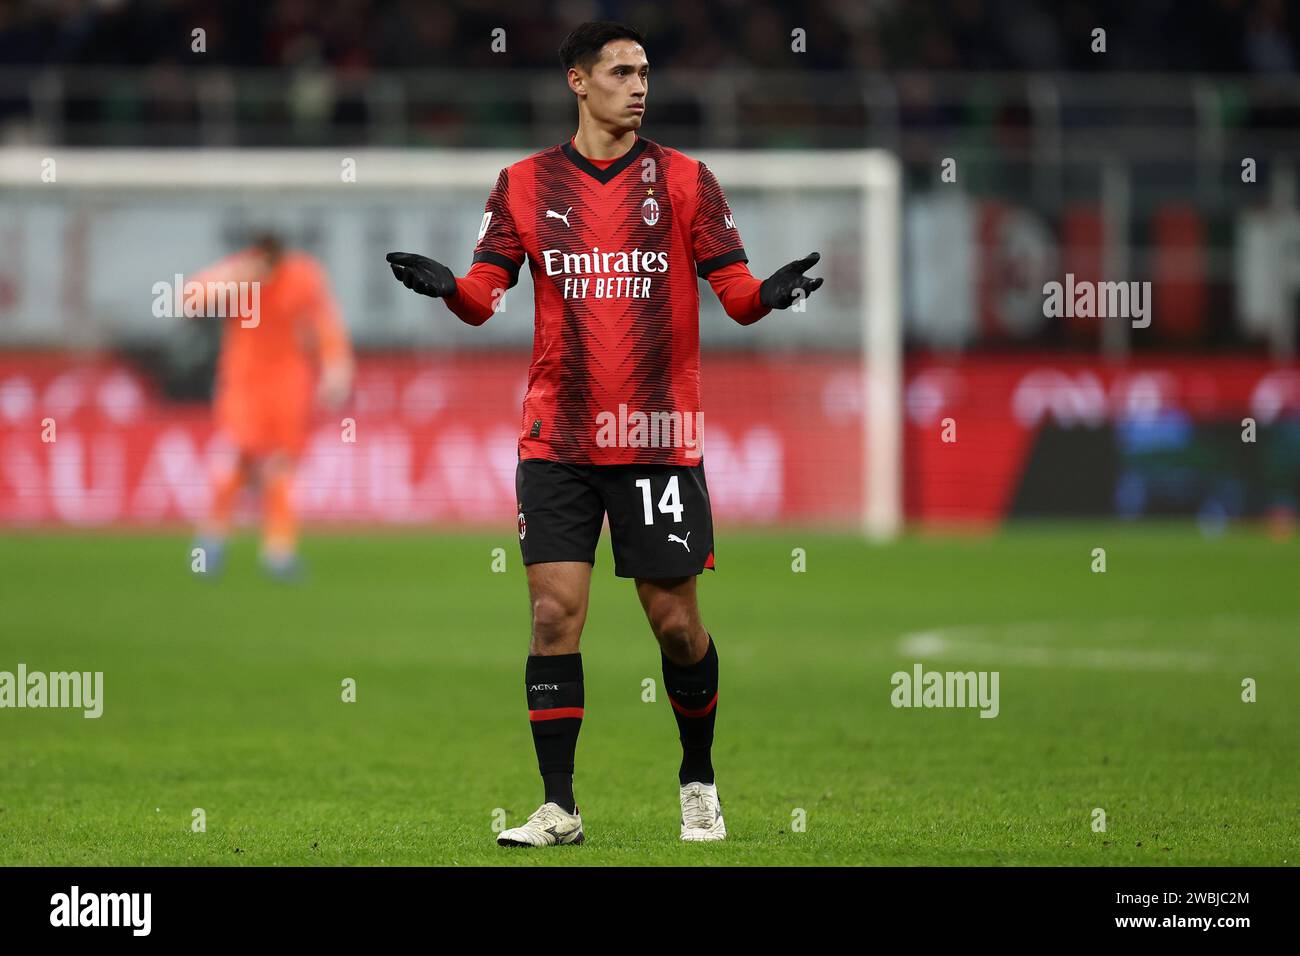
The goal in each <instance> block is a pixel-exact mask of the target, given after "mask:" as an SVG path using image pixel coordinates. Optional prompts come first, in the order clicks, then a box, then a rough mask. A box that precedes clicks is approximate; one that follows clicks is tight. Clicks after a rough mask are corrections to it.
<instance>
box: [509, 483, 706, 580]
mask: <svg viewBox="0 0 1300 956" xmlns="http://www.w3.org/2000/svg"><path fill="white" fill-rule="evenodd" d="M515 497H516V500H517V501H518V502H519V550H520V551H521V552H522V553H523V557H524V564H526V565H527V564H540V563H542V562H544V561H586V562H587V563H588V564H591V565H594V564H595V563H596V542H597V541H599V540H600V527H601V525H602V524H603V523H604V518H605V515H606V514H608V515H609V531H610V538H611V539H612V543H613V546H614V573H615V574H616V575H618V576H619V577H621V578H684V577H690V576H692V575H696V574H699V573H700V572H701V571H703V570H704V569H705V568H710V569H711V568H712V567H713V512H712V511H711V510H710V508H709V489H708V486H707V485H705V483H704V462H703V460H701V461H700V462H699V463H698V464H696V465H569V464H565V463H563V462H558V461H545V460H543V459H540V458H525V459H524V460H522V461H520V462H519V465H518V467H517V468H516V469H515Z"/></svg>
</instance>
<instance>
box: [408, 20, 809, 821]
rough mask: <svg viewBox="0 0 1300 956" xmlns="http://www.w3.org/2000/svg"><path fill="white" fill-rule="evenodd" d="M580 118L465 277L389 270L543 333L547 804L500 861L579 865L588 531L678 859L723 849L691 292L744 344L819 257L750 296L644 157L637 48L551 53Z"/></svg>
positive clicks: (691, 191)
mask: <svg viewBox="0 0 1300 956" xmlns="http://www.w3.org/2000/svg"><path fill="white" fill-rule="evenodd" d="M560 59H561V61H562V62H563V64H564V68H565V69H566V70H567V78H568V85H569V89H570V90H571V91H572V92H573V94H574V95H575V96H576V97H577V103H578V131H577V133H576V134H575V135H574V136H573V138H572V139H570V140H569V141H568V142H566V143H563V144H561V145H558V146H552V147H551V148H549V149H546V150H543V151H542V152H540V153H536V154H534V155H533V156H530V157H528V158H527V159H524V160H522V161H520V162H518V163H515V164H514V165H513V166H510V167H508V168H507V169H504V170H502V171H501V173H500V175H499V176H498V178H497V182H496V186H495V187H494V188H493V190H492V192H491V194H490V195H489V197H488V201H487V208H486V211H485V212H484V214H483V221H482V224H481V225H480V227H479V233H478V243H477V245H476V247H475V250H474V261H473V265H472V266H471V268H470V270H469V272H468V273H467V274H466V275H464V276H461V277H459V278H458V277H456V276H454V275H453V274H452V272H451V270H450V269H448V268H447V267H446V266H445V265H443V264H442V263H440V262H436V261H434V260H433V259H429V258H426V257H424V256H421V255H415V254H411V253H400V252H399V253H390V254H389V255H388V262H389V263H390V264H391V266H392V270H393V275H395V276H396V277H397V278H398V279H399V280H400V281H401V282H402V283H404V284H405V285H406V287H407V288H409V289H412V290H414V291H416V292H419V293H421V294H422V295H428V296H434V297H437V298H441V299H442V300H443V301H444V302H445V303H446V304H447V307H448V308H450V309H451V311H452V312H453V313H455V314H456V316H458V317H459V318H460V319H461V320H462V321H464V322H467V323H469V324H471V325H479V324H481V323H483V322H484V321H486V320H487V318H488V317H489V316H491V315H492V313H493V311H494V308H495V307H496V306H497V304H498V302H499V299H500V296H501V295H502V294H503V293H504V291H505V290H506V289H508V288H509V287H511V286H513V285H514V284H515V283H516V282H517V281H518V276H519V270H520V268H521V267H522V266H523V263H524V260H525V258H526V259H527V260H528V262H529V268H530V269H531V271H532V277H533V289H534V299H535V304H536V326H535V338H534V345H533V358H532V366H531V368H530V369H529V374H528V390H527V393H526V395H525V397H524V408H523V418H522V421H521V426H520V436H519V453H518V457H519V462H518V465H517V470H516V478H515V485H516V497H517V498H518V502H519V516H518V524H519V544H520V549H521V551H522V552H523V561H524V564H525V566H526V567H527V573H528V590H529V595H530V598H531V607H532V615H531V616H532V640H531V644H530V646H529V657H528V663H527V665H526V667H525V670H524V685H525V689H526V694H527V700H528V716H529V720H530V721H531V724H532V734H533V744H534V746H535V748H536V751H537V762H538V767H539V769H540V771H541V775H542V781H543V786H544V787H545V798H544V802H543V804H542V806H541V807H540V808H539V809H538V810H537V811H536V812H535V813H533V814H532V816H530V817H529V818H528V820H527V822H525V823H524V824H523V825H522V826H519V827H515V828H513V829H510V830H506V831H504V832H502V833H501V834H500V835H499V836H498V837H497V842H498V843H500V844H501V845H503V846H554V845H558V844H566V843H581V842H582V840H583V831H582V819H581V817H580V816H579V813H578V805H577V803H576V801H575V798H574V794H573V765H574V752H575V750H576V747H577V742H578V730H579V728H580V727H581V726H582V717H583V676H582V655H581V653H580V652H579V640H580V637H581V635H582V628H583V623H584V622H585V620H586V616H587V595H588V589H589V585H590V582H591V570H592V567H593V566H594V564H595V554H596V543H597V540H598V539H599V537H600V529H601V524H602V522H603V520H604V517H605V515H606V514H608V516H609V524H610V532H611V536H612V540H613V549H614V573H615V574H616V575H617V576H619V577H623V578H632V579H634V580H635V582H636V592H637V596H638V598H640V601H641V606H642V608H643V609H644V610H645V614H646V617H647V619H648V621H649V624H650V629H651V631H652V632H653V633H654V636H655V638H656V639H657V640H658V642H659V647H660V653H661V659H662V665H663V677H664V689H665V692H666V693H667V695H668V698H669V700H670V701H671V703H672V707H673V712H674V714H675V716H676V720H677V728H678V733H679V738H680V740H681V744H682V762H681V766H680V768H679V772H678V784H679V796H680V801H681V838H682V839H683V840H688V841H696V840H721V839H723V838H724V837H725V836H726V832H727V831H726V826H725V824H724V822H723V817H722V806H721V804H720V802H719V800H718V790H717V786H716V784H715V781H714V773H713V763H712V759H711V748H712V745H713V729H714V720H715V718H716V716H717V703H718V654H717V650H716V649H715V647H714V643H713V639H712V637H711V635H710V634H709V632H708V631H707V630H706V629H705V627H704V625H703V623H702V622H701V620H700V611H699V607H698V604H697V602H696V576H697V575H699V574H700V573H701V572H702V571H703V570H704V569H705V568H713V567H714V554H713V518H712V514H711V512H710V508H709V493H708V488H707V486H706V484H705V480H704V461H703V457H702V448H701V445H700V439H701V436H700V427H699V426H700V423H701V417H700V348H699V292H698V288H697V286H696V276H700V277H703V278H706V279H708V281H709V284H710V285H711V286H712V288H713V291H714V292H715V293H716V294H717V296H718V297H719V299H721V301H722V304H723V307H724V308H725V309H726V311H727V314H728V315H729V316H731V318H733V319H734V320H736V321H737V322H739V323H741V324H742V325H748V324H749V323H752V322H756V321H758V320H759V319H760V318H762V317H763V316H765V315H766V314H767V313H768V312H769V311H770V310H772V309H784V308H788V307H789V306H790V305H791V303H792V302H794V301H795V300H796V299H797V298H799V297H802V296H806V295H808V294H809V293H811V292H813V291H815V290H816V289H817V288H818V287H819V286H820V285H821V283H822V280H821V279H820V278H817V279H810V278H808V277H807V276H805V275H804V272H805V271H806V270H807V269H808V268H810V267H811V266H812V265H813V264H814V263H816V262H817V260H818V258H819V256H818V254H817V253H812V254H811V255H809V256H808V257H806V258H804V259H800V260H797V261H795V262H792V263H790V264H789V265H786V266H783V267H782V268H781V269H778V270H777V271H776V273H775V274H774V275H772V276H771V277H770V278H768V279H767V280H765V281H762V282H760V281H759V280H758V279H756V278H754V277H753V276H752V275H751V274H750V272H749V269H748V268H747V266H746V265H745V263H746V262H748V258H747V257H746V255H745V249H744V246H743V245H742V244H741V241H740V234H739V232H738V231H737V228H736V223H735V219H734V217H733V216H732V213H731V209H730V207H729V206H728V205H727V200H726V198H725V197H724V196H723V193H722V189H721V188H720V187H719V185H718V182H717V180H716V179H715V178H714V176H713V174H712V173H711V172H710V171H709V170H708V168H707V167H705V166H704V165H703V164H702V163H700V162H698V161H696V160H694V159H691V158H690V157H688V156H686V155H684V154H682V153H679V152H677V151H676V150H673V149H669V148H667V147H664V146H660V145H659V144H658V143H655V142H652V141H650V140H648V139H644V138H642V137H641V136H639V135H638V133H637V131H638V130H639V129H640V127H641V121H642V118H643V116H644V114H645V107H646V92H647V81H648V74H649V64H648V63H647V60H646V52H645V49H644V44H643V42H642V39H641V36H640V34H639V33H637V31H635V30H633V29H631V28H629V27H626V26H623V25H622V24H618V23H610V22H603V21H602V22H590V23H584V24H582V25H581V26H579V27H578V28H577V29H575V30H574V31H573V32H572V33H570V34H569V36H568V37H567V38H566V39H565V40H564V43H563V45H562V46H561V47H560Z"/></svg>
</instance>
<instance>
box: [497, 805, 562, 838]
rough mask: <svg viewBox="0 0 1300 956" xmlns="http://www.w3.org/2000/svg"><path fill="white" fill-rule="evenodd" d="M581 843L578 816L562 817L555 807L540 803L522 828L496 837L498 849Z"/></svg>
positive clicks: (514, 828)
mask: <svg viewBox="0 0 1300 956" xmlns="http://www.w3.org/2000/svg"><path fill="white" fill-rule="evenodd" d="M574 809H575V810H576V809H577V807H575V808H574ZM581 842H582V816H581V815H580V814H579V813H566V812H565V811H564V809H563V808H561V807H560V805H559V804H558V803H543V804H542V805H541V806H540V807H538V808H537V809H536V810H534V811H533V815H532V816H530V817H529V818H528V820H527V822H525V823H524V825H523V826H521V827H513V828H512V829H509V830H502V831H501V832H500V833H499V834H497V845H498V846H560V845H562V844H565V843H573V844H578V843H581Z"/></svg>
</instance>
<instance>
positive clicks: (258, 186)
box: [0, 147, 903, 540]
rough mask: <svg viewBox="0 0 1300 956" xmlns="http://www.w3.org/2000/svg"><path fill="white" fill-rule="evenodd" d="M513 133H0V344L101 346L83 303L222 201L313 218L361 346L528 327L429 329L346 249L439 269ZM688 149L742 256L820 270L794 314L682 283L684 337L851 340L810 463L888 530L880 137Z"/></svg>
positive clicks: (886, 225) (781, 342) (511, 157)
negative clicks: (847, 410)
mask: <svg viewBox="0 0 1300 956" xmlns="http://www.w3.org/2000/svg"><path fill="white" fill-rule="evenodd" d="M527 152H528V151H527V150H500V149H494V150H446V149H438V150H427V149H356V150H348V149H346V148H340V149H288V150H234V149H191V150H141V149H122V150H116V149H62V148H54V147H50V148H9V149H5V150H0V186H3V190H2V193H3V195H0V218H6V219H10V218H12V217H11V213H21V214H22V215H20V216H18V219H19V220H21V222H20V225H19V226H16V227H14V228H15V235H16V236H18V238H17V239H13V238H11V244H12V246H13V247H14V248H16V249H17V250H18V253H19V254H20V256H24V257H30V261H24V262H20V263H17V264H14V265H11V269H12V270H13V274H14V275H18V276H21V277H22V279H23V281H24V282H25V283H27V284H28V285H30V286H31V288H29V289H27V290H26V292H27V294H26V296H25V297H24V298H23V299H22V301H21V302H20V304H19V306H18V314H17V315H16V317H13V318H12V320H10V317H6V319H7V321H6V323H4V325H5V327H4V328H0V346H6V345H24V344H32V343H34V344H37V345H46V346H52V347H56V348H68V347H90V348H94V347H96V346H102V345H103V344H105V341H106V339H105V338H104V337H100V338H96V337H95V336H96V334H97V333H96V331H95V329H94V328H93V326H94V322H96V321H102V322H105V323H112V322H120V323H122V324H123V325H124V326H125V327H130V325H131V323H132V322H135V323H137V326H136V327H135V329H136V331H140V330H141V329H143V324H142V322H143V320H147V310H145V314H144V315H143V316H142V315H141V314H140V309H139V307H138V302H139V299H138V289H139V288H140V287H141V284H142V283H145V282H146V281H147V280H148V278H149V277H151V276H155V275H156V274H157V273H158V270H159V266H158V265H157V263H158V261H159V260H160V259H161V258H169V257H170V258H174V259H177V260H179V259H185V260H187V261H196V262H197V261H210V260H211V258H212V257H215V255H216V254H217V253H219V252H222V251H224V250H222V249H220V248H218V247H219V245H220V243H219V242H218V241H217V240H218V239H219V238H220V237H222V236H228V235H229V234H230V231H231V230H230V228H229V227H230V223H231V221H233V220H236V219H239V218H240V217H241V216H242V217H243V218H244V219H246V220H250V221H265V220H266V219H267V218H268V217H270V218H276V217H280V218H284V219H285V220H286V221H290V222H294V223H296V224H298V226H300V227H302V229H303V230H304V231H305V232H306V233H307V234H309V235H314V236H317V237H318V238H319V237H322V236H323V238H321V239H320V248H317V249H314V250H313V251H316V252H317V253H318V254H319V255H321V257H322V258H323V260H324V261H325V263H326V266H327V268H329V270H330V273H331V279H332V280H334V281H335V282H336V289H337V291H338V292H339V295H340V298H341V299H343V300H344V304H345V306H347V308H345V313H346V314H348V316H349V320H350V321H355V322H357V323H358V326H357V328H356V329H355V330H354V332H355V334H356V337H357V340H358V342H359V343H360V344H361V345H362V346H363V347H365V346H367V345H370V346H374V347H378V348H384V347H390V348H391V347H393V346H399V347H401V346H407V345H411V346H430V345H437V346H439V347H445V346H448V345H450V346H451V347H463V348H465V349H473V348H481V347H482V346H483V345H484V344H487V345H508V346H510V347H524V346H525V345H526V344H527V343H526V342H525V341H524V337H526V338H527V340H528V341H531V335H532V323H531V321H528V322H526V323H520V322H515V323H500V322H498V323H491V322H489V323H487V324H486V325H484V326H483V327H481V328H479V329H470V328H459V327H458V326H457V323H447V324H446V325H445V326H439V327H438V329H437V337H436V338H434V337H433V333H432V332H431V331H429V329H428V328H427V327H428V326H429V325H430V323H428V322H427V310H426V312H420V311H419V309H418V306H419V305H420V303H417V302H414V301H412V300H413V299H414V298H416V297H409V296H408V297H396V292H395V291H392V290H386V289H380V290H379V291H378V292H376V286H375V285H374V283H375V282H376V281H377V280H376V278H375V276H374V274H372V273H374V271H375V270H364V269H362V267H361V263H362V262H364V263H369V262H370V260H369V258H364V256H363V253H362V250H366V249H370V248H371V247H372V246H375V245H376V243H380V242H388V241H392V242H394V243H395V244H396V245H395V246H394V247H395V248H407V247H409V248H412V249H416V250H424V249H434V248H436V249H444V248H445V249H446V250H447V255H448V258H449V260H450V264H452V266H453V268H457V267H459V266H461V265H463V264H464V262H465V261H467V258H468V251H469V249H470V248H472V245H473V235H474V231H475V230H476V228H477V226H478V223H479V220H480V219H481V213H482V203H483V201H484V200H485V198H486V196H487V194H488V191H489V190H490V188H491V186H492V184H493V182H494V181H495V178H496V175H497V172H498V171H499V170H500V169H502V168H504V167H506V166H508V165H510V164H511V163H513V162H516V161H518V160H519V159H520V158H522V156H524V155H526V153H527ZM691 155H692V156H694V157H696V158H698V159H700V160H701V161H702V162H704V163H706V164H707V165H708V166H709V168H710V169H711V170H712V171H713V172H714V174H715V175H716V176H717V178H718V181H719V182H720V183H721V184H722V187H723V189H724V190H725V191H726V193H727V196H728V198H729V200H730V204H731V206H732V209H733V211H734V212H735V213H736V222H737V226H738V227H739V229H740V232H741V236H742V237H743V239H744V242H745V246H746V249H747V251H748V252H749V256H750V262H751V267H752V268H753V269H754V271H755V273H756V274H758V275H760V276H761V275H762V274H766V273H767V272H770V271H771V270H772V269H775V268H776V267H777V266H779V265H781V264H782V263H784V262H788V261H790V260H791V259H794V258H797V257H799V256H802V255H805V254H806V253H807V252H809V251H812V250H813V249H817V250H820V251H821V252H822V255H823V259H822V261H821V263H820V264H819V266H818V267H817V269H816V270H814V271H815V274H819V275H825V276H827V285H826V286H825V287H823V289H822V290H820V291H819V292H818V294H817V296H816V297H814V298H811V299H809V301H808V305H807V313H806V316H807V320H806V321H805V320H804V319H803V318H802V317H799V318H798V319H796V318H795V317H791V319H790V320H780V321H776V322H772V321H770V320H769V321H766V322H760V323H758V324H757V325H754V326H750V327H746V328H740V327H737V326H735V325H734V323H731V322H729V321H725V320H722V319H718V320H716V321H714V320H713V313H714V312H720V308H719V306H718V304H717V303H716V301H714V299H713V297H712V296H711V295H702V297H701V312H702V313H704V312H706V311H708V312H709V313H710V321H708V322H707V323H706V322H704V321H702V322H701V342H702V347H703V348H704V349H705V350H710V349H719V350H728V349H731V350H740V351H742V352H747V353H770V354H773V355H777V354H781V355H790V354H793V355H798V354H801V353H802V352H804V351H807V352H810V353H811V352H821V353H830V354H833V355H835V356H837V358H838V359H839V360H841V362H843V360H845V359H848V358H851V357H856V359H857V361H856V362H854V363H853V365H852V367H853V368H854V369H855V374H856V376H857V382H858V384H857V389H856V390H857V395H856V397H855V399H854V401H855V402H856V408H855V409H853V410H852V411H853V413H854V414H856V415H859V416H860V427H861V455H860V460H858V461H857V462H854V463H851V464H850V463H847V462H836V463H831V464H828V465H827V466H826V467H827V472H828V474H827V480H828V481H829V480H830V479H831V478H835V479H836V480H841V479H842V478H843V477H844V476H845V475H847V474H848V473H849V471H850V469H851V470H852V471H853V472H858V473H859V474H860V498H858V500H859V502H860V505H859V506H858V507H857V508H856V511H857V514H856V517H857V522H856V523H857V525H858V527H859V528H860V530H861V532H862V533H863V534H864V535H865V536H867V537H868V538H870V539H872V540H888V539H890V538H892V537H893V536H895V535H896V534H898V533H899V531H900V530H901V528H902V525H903V489H902V460H903V455H902V434H903V397H902V387H903V382H902V378H903V376H902V358H903V349H902V319H901V298H902V296H901V285H902V275H901V247H902V241H903V237H902V202H901V193H902V173H901V165H900V163H899V161H898V159H897V157H896V156H894V155H893V154H891V153H889V152H887V151H883V150H762V151H713V150H701V151H699V152H698V153H697V152H694V151H692V152H691ZM475 210H476V211H475ZM87 223H91V224H92V225H90V226H88V225H87ZM74 227H75V229H79V230H80V232H79V233H78V235H80V237H81V241H82V246H81V247H78V248H76V249H75V250H71V251H69V250H68V249H65V248H64V246H66V245H67V236H68V235H69V233H70V232H71V231H73V230H74ZM313 229H314V230H315V232H312V231H311V230H313ZM376 237H380V238H376ZM160 252H164V253H165V254H166V255H161V256H160V254H159V253H160ZM50 256H54V257H60V256H62V257H64V258H65V259H68V260H69V263H70V265H69V266H66V267H65V269H64V272H65V273H66V269H67V268H70V267H71V265H76V264H78V263H80V265H77V268H84V269H85V270H87V275H86V276H85V277H84V281H83V282H82V283H81V285H82V288H80V290H79V293H78V294H81V295H83V296H90V298H89V299H86V300H85V301H80V302H74V303H73V306H72V308H70V309H69V308H68V307H67V304H68V290H67V288H66V285H67V282H66V280H65V281H64V282H63V283H62V285H60V284H59V282H58V280H57V279H56V278H55V274H56V273H57V272H58V270H57V269H55V268H53V267H50V266H46V265H43V264H42V260H43V259H47V258H49V257H50ZM165 278H170V274H168V275H167V276H165ZM42 282H44V283H45V285H44V286H42V285H41V283H42ZM114 285H118V286H129V287H130V288H131V289H132V290H137V291H133V292H132V297H131V298H129V301H128V299H127V297H126V296H124V295H115V293H114V288H113V287H114ZM145 288H147V285H145ZM525 289H529V290H530V289H531V281H530V279H529V277H528V276H527V270H525V272H524V274H523V275H521V277H520V285H519V287H518V289H517V290H516V291H515V292H514V293H513V294H514V295H517V296H519V297H520V304H522V305H529V303H527V302H526V300H524V299H523V296H524V295H526V294H527V292H525V291H524V290H525ZM396 291H400V290H396ZM389 294H392V295H393V296H394V297H395V298H393V299H392V300H391V306H388V305H385V306H383V307H377V306H376V305H375V304H374V301H375V296H376V295H384V296H387V295H389ZM51 301H61V303H62V304H63V305H64V307H65V308H64V309H62V310H59V309H50V308H47V305H48V303H49V302H51ZM43 302H44V304H42V303H43ZM24 309H26V312H24ZM78 310H82V311H83V315H82V317H81V318H80V319H79V320H78V321H75V322H74V321H73V319H72V316H71V315H70V314H66V313H72V312H76V311H78ZM54 313H65V314H54ZM85 316H90V318H89V319H87V318H86V317H85ZM60 322H63V323H66V324H65V325H60V324H59V323H60ZM846 367H847V366H846ZM705 387H706V390H707V388H708V383H707V381H706V383H705ZM810 400H811V399H810ZM706 443H707V442H706ZM832 471H834V472H835V473H834V474H831V473H830V472H832ZM710 476H711V478H712V471H711V472H710ZM711 483H712V482H711ZM847 518H849V515H848V514H844V515H843V516H842V517H840V518H838V519H837V522H838V523H839V524H840V525H841V526H842V525H843V521H844V520H845V519H847Z"/></svg>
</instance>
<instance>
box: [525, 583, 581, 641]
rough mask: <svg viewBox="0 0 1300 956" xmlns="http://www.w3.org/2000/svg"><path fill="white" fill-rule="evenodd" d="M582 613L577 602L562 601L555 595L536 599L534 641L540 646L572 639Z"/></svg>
mask: <svg viewBox="0 0 1300 956" xmlns="http://www.w3.org/2000/svg"><path fill="white" fill-rule="evenodd" d="M580 613H581V608H579V607H578V605H577V603H576V602H570V601H564V600H561V599H560V598H559V597H557V596H555V595H553V594H542V595H538V596H537V597H534V598H533V637H534V639H535V640H536V641H537V642H538V643H539V644H550V643H561V642H564V641H568V640H570V639H572V637H573V636H574V631H576V630H577V627H578V618H579V615H580Z"/></svg>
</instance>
